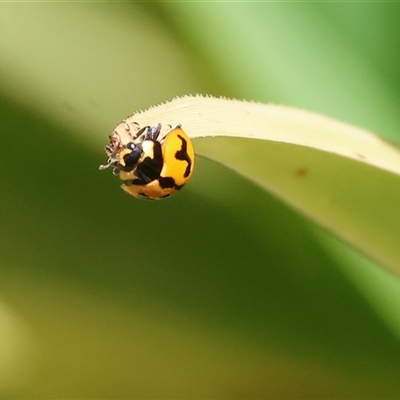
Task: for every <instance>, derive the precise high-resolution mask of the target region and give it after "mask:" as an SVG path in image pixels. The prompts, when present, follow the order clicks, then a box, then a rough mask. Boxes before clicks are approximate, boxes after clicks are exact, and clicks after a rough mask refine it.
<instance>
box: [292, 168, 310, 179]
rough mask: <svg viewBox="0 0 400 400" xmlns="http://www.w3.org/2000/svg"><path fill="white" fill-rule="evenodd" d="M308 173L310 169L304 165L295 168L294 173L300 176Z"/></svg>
mask: <svg viewBox="0 0 400 400" xmlns="http://www.w3.org/2000/svg"><path fill="white" fill-rule="evenodd" d="M309 173H310V170H309V169H308V168H306V167H300V168H297V169H296V171H295V175H296V176H299V177H301V178H303V177H305V176H307V175H308V174H309Z"/></svg>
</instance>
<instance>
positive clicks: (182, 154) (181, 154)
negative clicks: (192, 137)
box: [175, 135, 192, 178]
mask: <svg viewBox="0 0 400 400" xmlns="http://www.w3.org/2000/svg"><path fill="white" fill-rule="evenodd" d="M178 138H179V139H181V141H182V147H181V148H180V150H178V151H177V152H176V153H175V158H176V159H177V160H180V161H186V162H187V167H186V170H185V173H184V174H183V176H184V177H185V178H187V177H188V176H189V175H190V171H191V169H192V160H191V159H190V157H189V154H188V153H187V142H186V140H185V139H184V138H183V137H182V136H181V135H178Z"/></svg>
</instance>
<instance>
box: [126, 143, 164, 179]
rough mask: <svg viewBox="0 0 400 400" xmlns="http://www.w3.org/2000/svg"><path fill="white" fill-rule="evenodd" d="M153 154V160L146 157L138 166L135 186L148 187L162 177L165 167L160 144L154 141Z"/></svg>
mask: <svg viewBox="0 0 400 400" xmlns="http://www.w3.org/2000/svg"><path fill="white" fill-rule="evenodd" d="M153 153H154V154H153V158H151V157H146V158H144V160H143V161H141V162H140V163H139V165H138V166H137V168H136V170H135V175H136V176H137V179H134V180H133V183H132V184H133V185H146V184H147V183H149V182H152V181H154V180H155V179H158V177H159V176H160V174H161V170H162V167H163V158H162V151H161V144H160V142H157V141H153Z"/></svg>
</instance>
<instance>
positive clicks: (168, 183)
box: [158, 176, 184, 190]
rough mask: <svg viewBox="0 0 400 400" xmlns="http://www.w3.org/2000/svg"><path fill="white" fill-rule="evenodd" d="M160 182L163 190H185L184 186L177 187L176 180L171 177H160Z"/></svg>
mask: <svg viewBox="0 0 400 400" xmlns="http://www.w3.org/2000/svg"><path fill="white" fill-rule="evenodd" d="M158 182H159V184H160V187H161V188H162V189H176V190H180V189H182V188H183V186H184V185H177V184H176V183H175V180H174V178H172V177H170V176H160V177H159V178H158Z"/></svg>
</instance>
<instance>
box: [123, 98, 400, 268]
mask: <svg viewBox="0 0 400 400" xmlns="http://www.w3.org/2000/svg"><path fill="white" fill-rule="evenodd" d="M131 119H132V120H135V121H137V122H139V124H141V125H143V126H144V125H154V124H155V123H156V122H162V123H169V124H172V125H174V124H176V123H181V124H182V126H183V128H184V129H185V130H186V131H187V133H188V134H189V136H191V137H193V138H196V139H195V149H196V153H197V154H199V155H201V156H203V157H206V158H209V159H211V160H214V161H218V162H220V163H221V164H223V165H225V166H227V167H229V168H231V169H232V170H234V171H236V172H237V173H239V174H240V175H242V176H245V177H246V178H247V179H249V180H251V181H253V182H255V183H257V184H258V185H260V186H262V187H264V188H265V189H267V190H268V191H270V192H271V193H273V194H275V195H276V196H278V197H279V198H281V199H282V200H283V201H284V202H286V203H287V204H290V205H291V206H292V207H294V208H295V209H297V210H298V211H300V212H302V213H303V214H304V215H306V216H307V217H308V218H310V219H312V220H313V221H315V222H317V223H319V224H320V225H322V226H324V227H326V228H328V229H329V230H330V231H332V232H333V233H334V234H336V235H337V236H339V237H341V238H342V239H344V240H346V241H348V242H349V243H351V244H352V245H354V246H356V247H357V248H359V249H360V250H361V251H363V252H364V253H365V254H367V255H369V256H370V257H371V258H373V259H375V260H377V261H378V262H380V263H381V264H383V265H386V266H387V267H388V268H390V269H391V270H392V271H393V272H395V273H397V274H399V273H400V267H399V266H400V247H399V246H398V242H399V234H398V227H399V226H400V213H399V212H398V208H399V203H398V201H399V200H398V199H399V198H400V152H399V151H398V149H397V148H395V147H393V146H391V145H390V144H388V143H386V142H384V141H383V140H382V139H380V138H379V137H377V136H374V135H373V134H371V133H370V132H367V131H364V130H362V129H359V128H356V127H353V126H349V125H347V124H344V123H340V122H338V121H334V120H332V119H329V118H325V117H322V116H319V115H316V114H313V113H310V112H306V111H301V110H296V109H292V108H288V107H282V106H274V105H262V104H257V103H247V102H240V101H235V100H225V99H214V98H212V97H184V98H182V99H175V100H173V101H172V102H170V103H166V104H162V105H160V106H157V107H153V108H150V109H149V110H147V111H145V112H142V113H137V114H134V115H133V116H132V117H131ZM117 130H119V131H120V132H121V134H122V133H123V131H124V128H123V126H122V125H120V126H119V127H118V128H117ZM203 136H206V137H204V138H203Z"/></svg>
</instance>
